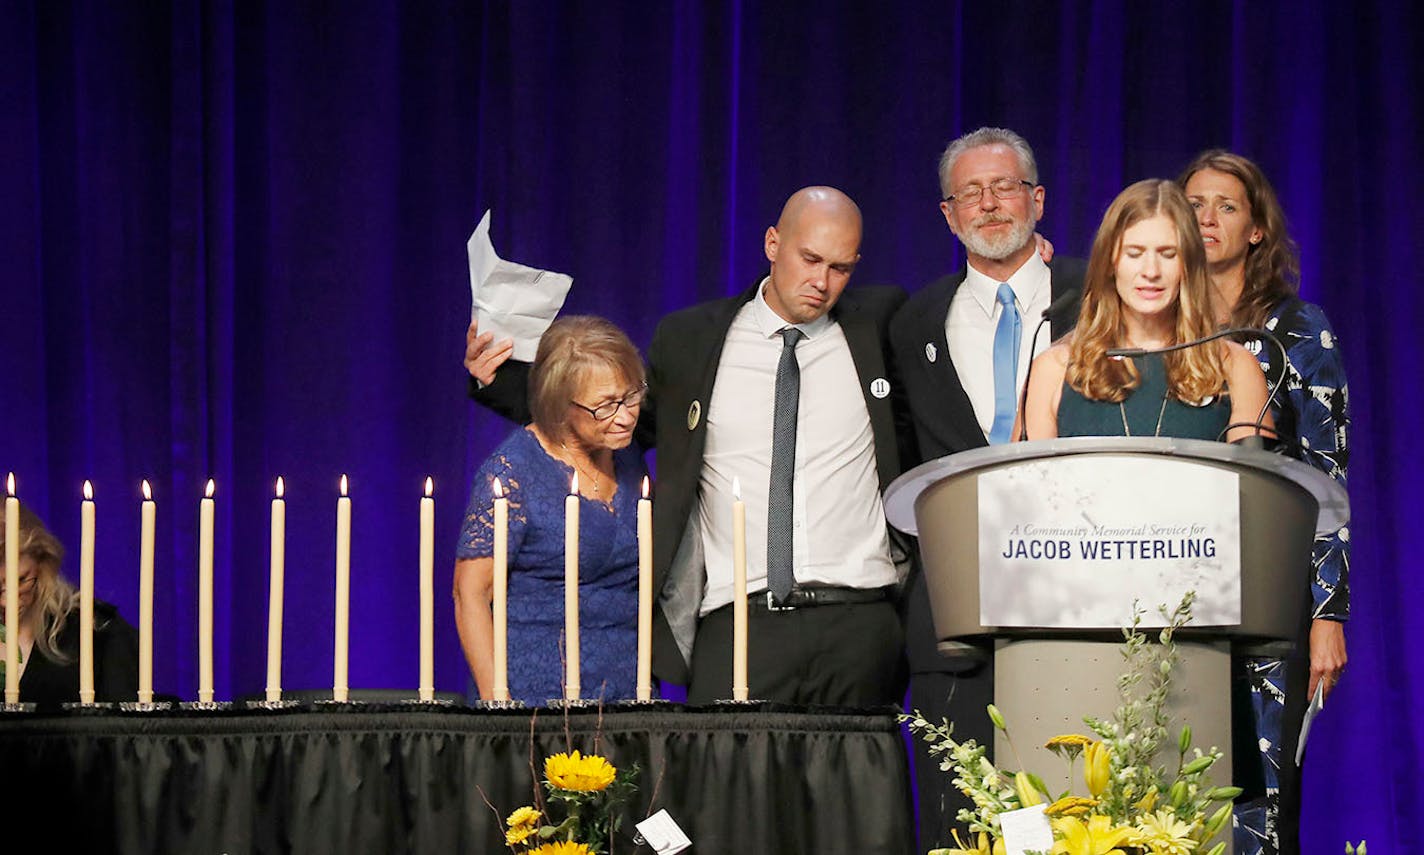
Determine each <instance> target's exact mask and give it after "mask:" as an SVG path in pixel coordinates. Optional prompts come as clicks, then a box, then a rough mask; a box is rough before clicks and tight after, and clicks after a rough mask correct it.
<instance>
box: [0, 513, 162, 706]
mask: <svg viewBox="0 0 1424 855" xmlns="http://www.w3.org/2000/svg"><path fill="white" fill-rule="evenodd" d="M3 516H4V513H3V511H0V518H3ZM4 546H5V535H4V528H3V527H0V550H3V549H4ZM63 558H64V546H63V545H61V544H60V542H59V539H58V538H56V537H55V536H54V535H53V534H50V532H49V530H48V529H47V528H45V524H44V522H43V521H41V520H40V518H39V517H38V516H36V515H35V513H34V512H33V511H31V510H30V509H29V508H26V507H23V506H22V507H21V508H20V584H19V601H20V621H19V625H18V626H17V627H5V631H4V633H0V637H2V638H3V642H0V662H3V661H4V654H5V646H6V645H7V644H9V643H11V642H12V641H18V643H19V645H20V701H21V702H23V703H33V704H36V705H37V706H39V707H42V708H46V707H57V706H59V705H60V704H62V703H64V702H66V701H78V700H79V593H78V592H77V591H75V590H74V586H73V585H71V584H69V582H68V581H67V580H66V579H65V578H64V576H62V575H60V572H59V565H60V561H61V560H63ZM4 591H5V581H4V575H3V574H0V602H4ZM0 617H3V614H0ZM12 629H13V630H14V631H13V632H12V631H11V630H12ZM137 695H138V633H137V632H135V631H134V628H133V627H132V626H130V625H129V624H128V623H126V622H125V621H124V619H123V618H121V617H119V614H118V611H117V610H116V609H115V608H114V607H113V606H111V605H109V604H108V603H104V602H100V601H98V600H95V602H94V699H95V700H96V701H99V702H104V703H114V702H118V701H132V700H133V699H134V698H135V697H137Z"/></svg>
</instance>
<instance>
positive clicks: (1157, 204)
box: [1015, 179, 1271, 441]
mask: <svg viewBox="0 0 1424 855" xmlns="http://www.w3.org/2000/svg"><path fill="white" fill-rule="evenodd" d="M1083 292H1084V293H1083V308H1082V313H1081V314H1080V315H1079V317H1078V324H1077V327H1076V328H1075V330H1074V331H1073V332H1072V333H1070V334H1069V335H1067V336H1065V337H1064V338H1063V339H1062V340H1060V341H1058V342H1056V343H1055V344H1054V345H1053V346H1052V347H1051V348H1049V349H1048V350H1046V351H1044V352H1043V354H1041V355H1040V356H1039V357H1038V358H1037V359H1035V360H1034V366H1033V379H1032V380H1031V381H1030V384H1029V388H1028V394H1027V396H1026V399H1025V403H1024V410H1023V413H1021V414H1020V417H1021V418H1023V419H1026V420H1027V426H1028V438H1029V439H1051V438H1054V437H1060V436H1173V437H1184V438H1194V439H1208V440H1216V439H1222V438H1225V439H1226V440H1228V441H1235V440H1238V439H1242V438H1244V437H1248V436H1252V435H1254V434H1256V433H1257V430H1256V428H1255V427H1254V425H1255V423H1256V422H1257V419H1258V417H1259V416H1260V415H1261V413H1262V410H1263V409H1264V408H1265V404H1266V381H1265V378H1264V377H1263V376H1262V374H1261V369H1260V367H1259V365H1258V364H1257V362H1256V360H1255V358H1254V357H1253V356H1251V354H1250V353H1248V352H1247V351H1246V349H1245V348H1243V347H1242V346H1241V345H1239V344H1237V343H1235V342H1233V341H1229V340H1226V339H1218V340H1216V341H1212V342H1208V343H1206V344H1202V345H1198V346H1196V347H1188V348H1184V349H1182V350H1177V351H1173V352H1171V353H1167V354H1155V355H1148V356H1142V357H1136V358H1122V359H1119V358H1115V357H1111V356H1109V355H1108V351H1109V350H1110V349H1112V348H1140V349H1143V350H1155V349H1158V348H1163V347H1168V346H1170V345H1174V344H1178V343H1182V342H1187V341H1192V340H1194V339H1197V338H1201V337H1203V336H1206V335H1210V334H1211V333H1212V332H1214V331H1215V329H1216V321H1215V318H1216V312H1215V311H1214V308H1213V305H1212V294H1211V280H1210V278H1209V275H1208V272H1207V263H1206V251H1205V249H1204V248H1203V245H1202V238H1201V233H1200V230H1199V228H1198V227H1197V222H1196V215H1195V213H1194V212H1193V210H1192V207H1191V205H1190V204H1188V202H1187V198H1186V195H1185V194H1184V193H1183V192H1182V190H1181V188H1179V187H1177V186H1176V185H1175V184H1173V183H1172V182H1170V181H1162V180H1157V179H1149V180H1146V181H1139V182H1137V183H1136V184H1133V185H1132V186H1131V187H1128V188H1127V189H1126V190H1124V191H1122V193H1120V194H1118V197H1117V198H1116V199H1115V200H1113V203H1112V205H1110V206H1109V207H1108V211H1107V214H1106V215H1104V217H1103V222H1102V224H1101V225H1100V226H1099V227H1098V234H1097V237H1096V238H1094V240H1093V249H1092V253H1091V255H1089V257H1088V272H1087V275H1086V276H1085V277H1084V283H1083ZM1262 424H1263V425H1264V426H1265V427H1267V428H1269V427H1270V426H1271V418H1270V414H1269V413H1266V415H1265V418H1264V419H1263V420H1262ZM1015 433H1016V434H1017V433H1018V432H1017V431H1015Z"/></svg>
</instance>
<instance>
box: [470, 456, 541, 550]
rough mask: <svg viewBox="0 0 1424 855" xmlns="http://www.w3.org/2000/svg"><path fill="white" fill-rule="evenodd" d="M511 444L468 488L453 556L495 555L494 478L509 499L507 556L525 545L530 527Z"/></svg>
mask: <svg viewBox="0 0 1424 855" xmlns="http://www.w3.org/2000/svg"><path fill="white" fill-rule="evenodd" d="M510 445H511V443H509V442H506V443H505V444H504V445H503V446H501V447H500V448H499V449H497V450H496V451H495V453H494V454H492V455H490V457H489V459H488V460H486V461H485V462H484V464H483V465H481V466H480V468H479V471H478V472H476V473H475V477H474V482H473V484H472V485H471V487H470V503H469V505H468V506H466V508H465V519H464V521H463V523H462V524H461V526H460V542H459V544H457V545H456V548H455V557H456V558H458V559H461V560H463V559H467V558H488V557H490V556H491V555H493V554H494V479H496V478H498V479H499V481H500V486H501V488H502V489H503V490H504V495H505V497H506V498H508V499H509V529H508V531H509V543H508V549H509V554H510V555H516V554H518V552H519V548H520V546H521V545H522V544H523V542H524V535H525V532H526V531H527V530H528V527H529V520H528V517H527V516H526V515H525V510H524V485H523V484H522V483H521V481H520V479H519V478H518V477H517V476H516V475H515V474H514V473H515V471H516V470H517V466H516V465H515V464H514V462H512V461H511V459H510V452H511V449H510V448H509V446H510Z"/></svg>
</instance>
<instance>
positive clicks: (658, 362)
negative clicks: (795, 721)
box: [466, 187, 910, 706]
mask: <svg viewBox="0 0 1424 855" xmlns="http://www.w3.org/2000/svg"><path fill="white" fill-rule="evenodd" d="M860 238H861V216H860V210H859V208H858V207H856V205H855V203H854V202H853V201H851V199H850V198H849V197H848V196H846V195H845V194H844V193H842V192H841V191H839V190H836V189H834V188H831V187H807V188H804V189H802V190H799V191H797V192H796V193H795V194H794V195H792V196H791V198H790V199H788V200H787V202H786V205H785V207H784V208H783V210H782V212H781V216H780V218H779V219H778V220H777V223H776V225H774V226H772V227H770V228H768V229H767V231H766V235H765V239H764V249H765V252H766V258H767V261H768V262H769V263H770V270H769V272H768V274H767V275H764V276H762V277H760V278H758V280H757V281H756V282H755V283H753V285H752V286H751V287H750V288H748V289H747V290H746V291H744V292H743V293H741V294H739V295H737V296H735V297H731V298H727V299H723V300H715V301H712V302H708V303H702V304H699V305H696V306H693V307H691V308H688V309H684V310H682V311H679V312H675V313H673V314H671V315H669V316H668V317H666V318H665V319H663V321H662V323H660V324H659V325H658V328H657V331H656V332H655V333H654V335H653V342H652V345H651V347H650V348H649V351H648V362H649V372H648V384H649V396H648V402H647V403H645V404H644V406H643V412H642V416H641V419H640V422H639V428H638V430H639V433H638V439H639V441H640V443H642V445H643V447H644V448H647V447H652V446H655V447H656V449H657V472H658V490H657V501H655V502H654V505H653V507H654V519H653V527H654V556H653V567H654V586H655V590H657V591H658V609H657V615H656V618H655V641H654V653H653V656H654V671H655V672H656V673H657V674H658V676H659V677H661V678H662V679H664V680H668V681H670V682H674V683H686V684H687V685H688V701H689V702H691V703H706V702H709V701H714V700H718V699H723V698H729V697H731V695H732V652H731V651H732V608H731V602H732V524H731V517H732V504H733V501H734V497H735V494H734V481H736V482H737V483H738V484H739V486H740V495H741V499H742V501H744V502H745V503H746V518H747V577H748V590H749V591H750V592H751V594H752V598H751V599H752V603H753V605H752V606H751V608H750V610H749V627H750V628H749V637H750V641H749V667H748V683H749V687H750V694H751V697H753V698H761V699H766V700H775V701H782V702H786V703H795V704H837V705H847V706H875V705H883V704H891V703H897V702H898V701H899V700H900V699H901V698H902V697H903V692H904V683H905V673H906V669H905V666H904V654H903V638H904V632H903V628H902V626H901V621H900V617H899V613H898V611H897V609H896V606H895V593H896V591H897V589H898V586H899V584H900V582H901V581H902V580H903V579H904V577H905V573H906V570H907V568H908V564H907V561H906V559H905V554H906V553H905V551H904V550H903V549H902V548H901V545H900V544H899V542H898V541H897V540H896V539H895V538H897V537H898V535H897V534H896V533H894V532H893V531H892V530H891V529H890V528H889V526H888V525H887V524H886V522H885V516H884V510H883V508H882V506H881V503H880V494H881V491H882V490H883V489H884V488H885V487H886V486H887V485H889V483H890V482H891V481H892V480H893V479H894V477H895V476H896V475H898V474H899V472H900V466H901V457H902V444H903V443H905V442H909V441H910V432H909V427H908V418H907V417H906V415H905V413H904V411H903V408H902V407H901V406H900V401H899V395H898V389H897V388H896V386H897V385H898V384H895V383H893V382H892V380H893V378H892V376H891V370H890V365H889V357H888V347H887V345H886V336H885V333H886V329H887V327H888V325H889V321H890V318H891V316H892V315H893V314H894V312H895V310H896V308H897V307H899V305H900V304H901V303H902V302H903V301H904V299H905V295H904V293H903V292H902V291H900V290H899V289H896V288H857V289H852V290H847V288H846V286H847V284H848V283H849V281H850V276H851V273H852V271H854V269H855V266H856V263H857V262H858V261H859V260H860ZM791 330H794V332H791ZM477 332H478V331H477V330H475V329H474V328H473V327H472V328H471V333H470V340H469V345H468V348H467V352H466V367H467V368H468V369H469V371H470V373H471V375H472V378H473V379H474V380H478V381H479V383H472V387H475V391H474V392H473V394H474V396H475V398H476V400H478V401H480V402H482V403H485V404H488V405H490V406H492V407H494V408H496V409H499V410H501V411H503V412H506V414H510V415H513V416H514V417H516V418H519V417H520V416H522V415H523V412H522V411H520V410H519V409H518V407H517V405H516V402H517V401H518V400H519V398H520V397H521V396H522V394H523V392H522V389H523V374H522V372H518V371H510V370H508V369H505V370H501V371H499V372H498V374H496V373H495V371H494V369H495V368H497V367H498V366H499V364H500V363H502V362H503V361H504V360H505V359H507V358H508V355H509V354H508V350H509V346H508V345H505V344H503V343H499V344H496V343H494V342H492V341H490V340H489V337H488V336H480V335H478V334H477ZM790 362H794V365H793V364H788V363H790ZM515 365H517V364H516V363H511V366H510V367H514V366H515ZM792 386H794V387H796V388H795V389H794V390H793V389H792V388H791V387H792ZM778 387H780V391H778ZM793 392H794V394H792V393H793ZM778 400H780V402H781V405H782V406H781V407H780V412H778V406H777V405H778ZM788 415H789V416H790V417H791V419H792V422H791V423H790V425H789V427H788V424H787V422H786V419H787V417H788ZM778 419H780V420H781V421H780V424H778ZM778 427H779V428H780V430H779V431H778ZM774 434H779V436H780V440H779V441H778V442H774ZM787 437H794V449H791V450H790V451H789V452H788V447H787V445H786V442H787ZM778 455H779V458H778ZM769 542H771V543H772V544H773V545H769ZM771 564H776V565H777V567H778V569H777V571H776V574H777V577H778V583H779V586H780V587H785V586H786V585H787V584H788V583H789V585H790V591H789V592H788V593H785V594H784V595H782V596H777V595H775V594H772V593H769V585H768V570H767V568H768V566H769V565H771ZM788 565H789V566H788ZM787 572H789V573H790V574H791V575H790V577H788V576H786V575H785V574H786V573H787Z"/></svg>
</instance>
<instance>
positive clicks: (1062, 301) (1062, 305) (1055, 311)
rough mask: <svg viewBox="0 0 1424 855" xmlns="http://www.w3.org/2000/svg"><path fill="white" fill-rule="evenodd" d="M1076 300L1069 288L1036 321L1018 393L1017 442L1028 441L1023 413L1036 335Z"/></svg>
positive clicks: (1026, 402)
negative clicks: (1036, 324)
mask: <svg viewBox="0 0 1424 855" xmlns="http://www.w3.org/2000/svg"><path fill="white" fill-rule="evenodd" d="M1077 299H1078V289H1077V288H1069V289H1068V290H1067V291H1064V292H1063V293H1062V294H1059V295H1058V297H1057V299H1055V300H1054V301H1053V302H1052V303H1049V304H1048V308H1046V309H1044V310H1043V317H1041V318H1039V319H1038V326H1036V327H1034V328H1033V339H1032V340H1031V341H1030V342H1029V343H1028V370H1026V371H1024V384H1023V389H1021V390H1020V391H1019V422H1020V424H1019V442H1023V441H1025V440H1027V439H1028V413H1026V412H1024V407H1026V406H1027V405H1028V381H1029V379H1030V378H1032V377H1033V357H1034V354H1035V352H1036V351H1037V350H1038V334H1039V333H1040V332H1042V331H1043V325H1044V324H1046V323H1048V322H1049V321H1050V320H1052V319H1053V318H1055V317H1056V316H1058V315H1061V314H1062V313H1063V310H1064V309H1066V308H1068V307H1069V306H1071V305H1073V303H1074V302H1076V301H1077Z"/></svg>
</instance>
